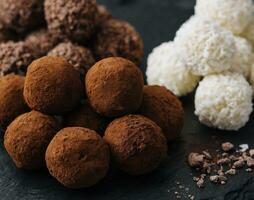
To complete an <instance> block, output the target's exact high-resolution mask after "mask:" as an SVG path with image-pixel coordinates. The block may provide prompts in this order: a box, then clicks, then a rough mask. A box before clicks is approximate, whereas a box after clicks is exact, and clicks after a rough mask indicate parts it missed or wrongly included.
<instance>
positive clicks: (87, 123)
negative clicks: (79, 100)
mask: <svg viewBox="0 0 254 200" xmlns="http://www.w3.org/2000/svg"><path fill="white" fill-rule="evenodd" d="M63 121H64V125H65V127H84V128H88V129H91V130H94V131H96V132H97V133H99V134H100V135H102V134H103V133H104V131H105V129H106V126H107V124H108V119H106V118H105V117H102V116H101V115H99V114H97V113H96V112H95V111H94V110H93V109H92V108H91V106H90V105H89V103H88V101H85V102H84V104H83V105H81V106H80V107H78V108H77V109H76V110H74V111H73V112H71V113H69V114H68V115H66V116H64V118H63Z"/></svg>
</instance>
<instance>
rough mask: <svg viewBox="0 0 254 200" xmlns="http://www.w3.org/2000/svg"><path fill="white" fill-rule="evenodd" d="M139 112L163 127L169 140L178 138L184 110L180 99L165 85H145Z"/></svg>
mask: <svg viewBox="0 0 254 200" xmlns="http://www.w3.org/2000/svg"><path fill="white" fill-rule="evenodd" d="M138 113H139V114H141V115H144V116H145V117H148V118H149V119H151V120H153V121H154V122H155V123H156V124H157V125H158V126H160V127H161V129H162V132H163V134H164V135H165V137H166V138H167V139H168V140H173V139H175V138H177V137H178V136H179V135H180V133H181V131H182V128H183V123H184V111H183V107H182V104H181V102H180V101H179V99H178V98H177V97H176V96H174V95H173V94H172V93H171V92H170V91H169V90H167V89H166V88H165V87H163V86H145V87H144V97H143V102H142V104H141V107H140V109H139V111H138Z"/></svg>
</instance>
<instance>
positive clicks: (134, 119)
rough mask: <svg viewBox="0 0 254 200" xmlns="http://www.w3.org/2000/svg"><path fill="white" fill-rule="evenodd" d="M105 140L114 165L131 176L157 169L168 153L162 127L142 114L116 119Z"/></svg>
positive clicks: (108, 129)
mask: <svg viewBox="0 0 254 200" xmlns="http://www.w3.org/2000/svg"><path fill="white" fill-rule="evenodd" d="M104 140H105V141H106V143H107V144H108V145H109V147H110V151H111V158H112V160H113V163H114V164H115V165H116V166H117V167H118V168H120V169H121V170H122V171H124V172H126V173H128V174H130V175H142V174H146V173H149V172H151V171H153V170H154V169H156V168H157V167H158V165H159V164H160V163H161V161H162V160H163V159H164V158H165V156H166V154H167V142H166V138H165V137H164V135H163V134H162V132H161V128H160V127H159V126H157V125H156V124H155V123H154V122H153V121H151V120H150V119H148V118H146V117H143V116H141V115H128V116H124V117H122V118H119V119H116V120H114V121H113V122H112V123H111V124H110V125H109V126H108V128H107V129H106V132H105V136H104Z"/></svg>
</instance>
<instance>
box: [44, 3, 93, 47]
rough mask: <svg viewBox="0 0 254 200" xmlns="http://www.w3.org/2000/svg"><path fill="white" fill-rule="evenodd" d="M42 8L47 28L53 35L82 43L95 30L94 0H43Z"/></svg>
mask: <svg viewBox="0 0 254 200" xmlns="http://www.w3.org/2000/svg"><path fill="white" fill-rule="evenodd" d="M44 10H45V16H46V20H47V23H48V28H49V30H50V32H52V33H54V34H55V35H62V36H65V37H67V38H69V39H70V40H73V41H76V42H81V43H83V42H85V41H86V40H88V39H90V37H91V36H92V35H93V34H94V32H95V30H96V25H97V23H96V15H97V4H96V1H95V0H45V4H44Z"/></svg>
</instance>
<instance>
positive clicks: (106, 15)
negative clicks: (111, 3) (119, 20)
mask: <svg viewBox="0 0 254 200" xmlns="http://www.w3.org/2000/svg"><path fill="white" fill-rule="evenodd" d="M111 18H112V14H111V12H110V11H109V10H108V9H107V8H106V6H104V5H98V6H97V22H98V25H99V26H100V25H101V24H103V23H104V22H106V21H107V20H109V19H111Z"/></svg>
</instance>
